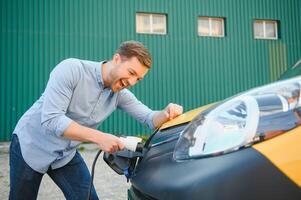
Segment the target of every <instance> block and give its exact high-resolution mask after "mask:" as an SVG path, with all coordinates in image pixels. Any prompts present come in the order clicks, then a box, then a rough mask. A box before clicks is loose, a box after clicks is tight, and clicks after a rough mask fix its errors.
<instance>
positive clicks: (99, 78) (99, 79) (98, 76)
mask: <svg viewBox="0 0 301 200" xmlns="http://www.w3.org/2000/svg"><path fill="white" fill-rule="evenodd" d="M106 62H107V61H106V60H104V61H101V62H100V65H96V68H95V71H96V79H97V82H98V84H99V86H100V87H101V88H104V87H105V85H104V82H103V78H102V67H103V64H104V63H106Z"/></svg>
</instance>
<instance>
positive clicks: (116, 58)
mask: <svg viewBox="0 0 301 200" xmlns="http://www.w3.org/2000/svg"><path fill="white" fill-rule="evenodd" d="M112 62H113V63H114V64H119V63H120V62H121V56H120V54H119V53H115V54H114V55H113V58H112Z"/></svg>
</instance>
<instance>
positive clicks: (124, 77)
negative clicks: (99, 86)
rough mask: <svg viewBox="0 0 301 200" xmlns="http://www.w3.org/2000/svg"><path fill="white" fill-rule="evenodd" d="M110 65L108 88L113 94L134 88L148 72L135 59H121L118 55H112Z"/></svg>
mask: <svg viewBox="0 0 301 200" xmlns="http://www.w3.org/2000/svg"><path fill="white" fill-rule="evenodd" d="M112 64H113V69H112V71H111V73H110V87H111V89H112V91H113V92H118V91H120V90H122V89H124V88H129V87H132V86H134V85H135V84H136V83H137V82H138V81H140V80H142V79H143V78H144V76H145V75H146V74H147V72H148V70H149V69H148V68H147V67H145V66H143V65H142V64H141V63H140V62H139V60H138V59H137V58H136V57H132V58H129V59H127V58H123V59H122V58H121V56H120V55H119V54H115V55H114V57H113V59H112Z"/></svg>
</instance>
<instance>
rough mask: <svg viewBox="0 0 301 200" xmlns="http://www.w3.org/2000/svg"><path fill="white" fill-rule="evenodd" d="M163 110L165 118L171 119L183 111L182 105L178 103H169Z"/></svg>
mask: <svg viewBox="0 0 301 200" xmlns="http://www.w3.org/2000/svg"><path fill="white" fill-rule="evenodd" d="M164 111H165V115H166V118H167V119H169V120H171V119H174V118H176V117H177V116H179V115H181V114H182V113H183V107H182V106H180V105H178V104H174V103H169V104H168V105H167V106H166V108H165V109H164Z"/></svg>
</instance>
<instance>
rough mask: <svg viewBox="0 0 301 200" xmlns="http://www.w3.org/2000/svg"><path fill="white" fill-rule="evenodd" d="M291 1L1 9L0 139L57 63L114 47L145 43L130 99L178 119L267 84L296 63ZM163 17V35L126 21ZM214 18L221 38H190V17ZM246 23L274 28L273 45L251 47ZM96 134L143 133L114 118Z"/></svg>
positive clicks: (42, 2)
mask: <svg viewBox="0 0 301 200" xmlns="http://www.w3.org/2000/svg"><path fill="white" fill-rule="evenodd" d="M300 8H301V3H300V1H299V0H286V1H283V0H254V1H240V0H190V1H181V0H165V1H161V0H153V1H148V0H104V1H99V0H89V1H84V0H53V1H46V0H2V1H1V14H0V15H1V44H0V49H1V50H0V51H1V57H0V58H1V60H0V63H1V71H0V77H1V80H0V81H1V103H0V106H1V107H0V109H1V112H0V117H1V120H0V140H9V138H10V135H11V132H12V131H13V128H14V126H15V124H16V122H17V120H18V119H19V118H20V117H21V115H22V114H23V113H24V112H25V111H26V110H27V109H28V108H29V107H30V106H31V105H32V103H33V102H34V101H35V100H36V99H37V98H38V97H39V96H40V94H41V93H42V92H43V89H44V87H45V85H46V82H47V80H48V75H49V72H50V71H51V69H52V68H53V67H54V66H55V65H56V64H57V63H58V62H59V61H61V60H62V59H64V58H67V57H77V58H82V59H90V60H102V59H110V57H111V55H112V54H113V53H114V50H115V49H116V48H117V46H118V45H119V43H120V42H122V41H124V40H129V39H135V40H140V41H142V42H143V43H145V44H146V45H147V46H148V47H149V49H150V50H151V52H152V54H153V59H154V66H153V70H151V72H150V73H149V74H148V75H147V77H146V78H145V80H143V81H142V82H141V83H140V84H139V85H137V86H135V87H134V88H133V89H132V90H133V91H134V93H135V94H136V95H137V97H138V98H139V99H141V100H142V101H143V102H144V103H146V104H147V105H149V106H150V107H151V108H153V109H161V108H163V107H164V106H165V105H166V104H167V103H168V102H170V101H171V102H176V103H179V104H182V105H184V108H185V110H189V109H191V108H194V107H196V106H200V105H203V104H207V103H209V102H212V101H216V100H220V99H223V98H225V97H228V96H230V95H232V94H234V93H237V92H239V91H243V90H245V89H248V88H250V87H253V86H257V85H261V84H264V83H267V82H270V81H273V80H276V79H277V77H278V76H279V75H280V74H281V73H282V72H283V71H285V70H286V69H287V68H288V67H290V66H291V65H292V64H293V63H294V62H295V61H297V59H298V58H300V57H301V39H300V35H301V19H300V10H301V9H300ZM136 12H154V13H166V14H167V22H168V29H167V31H168V34H167V35H163V36H162V35H147V34H136V33H135V13H136ZM198 16H213V17H224V18H225V24H226V37H224V38H209V37H199V36H197V17H198ZM253 19H276V20H279V21H280V35H281V37H280V39H279V40H254V39H253V24H252V23H253ZM100 128H101V129H102V130H105V131H108V132H113V133H117V134H139V133H144V132H149V131H147V130H146V129H144V128H143V127H142V126H140V125H139V124H138V123H137V122H136V121H134V120H133V119H131V118H129V117H128V116H126V114H124V113H121V112H117V113H114V114H113V115H112V116H111V117H110V118H109V119H108V120H107V121H106V122H105V123H104V124H103V125H102V127H100Z"/></svg>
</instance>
